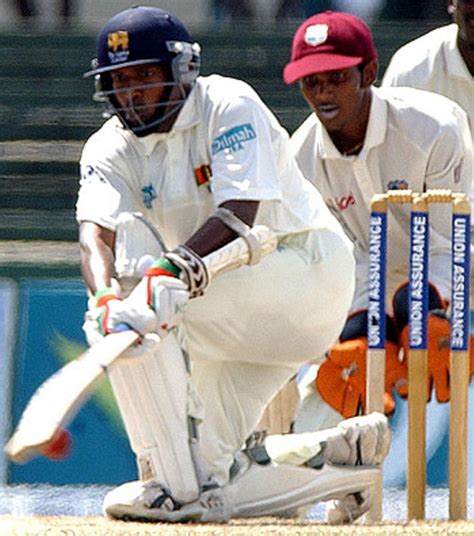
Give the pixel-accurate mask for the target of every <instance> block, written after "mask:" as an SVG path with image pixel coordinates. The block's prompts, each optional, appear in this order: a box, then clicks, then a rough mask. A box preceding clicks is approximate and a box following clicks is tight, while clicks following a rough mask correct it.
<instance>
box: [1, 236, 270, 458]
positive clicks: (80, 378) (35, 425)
mask: <svg viewBox="0 0 474 536" xmlns="http://www.w3.org/2000/svg"><path fill="white" fill-rule="evenodd" d="M250 234H251V235H252V238H253V240H254V241H255V242H257V243H258V244H259V246H260V255H261V256H262V257H264V256H266V255H268V254H270V253H272V252H273V251H274V250H275V249H276V247H277V244H278V241H277V239H276V237H275V235H274V233H273V231H272V230H271V229H269V228H268V227H266V226H264V225H257V226H255V227H253V228H252V229H251V231H250ZM203 260H204V262H205V264H206V266H207V269H208V271H209V275H210V277H211V278H214V277H217V276H220V275H221V274H223V273H226V272H229V271H231V270H235V269H236V268H239V267H240V266H243V265H246V264H248V263H249V262H250V253H249V247H248V242H247V240H245V239H244V238H237V239H235V240H233V241H232V242H229V243H228V244H226V245H225V246H223V247H222V248H220V249H218V250H216V251H213V252H212V253H210V254H209V255H207V256H206V257H205V258H204V259H203ZM138 339H139V335H138V334H137V333H135V332H134V331H131V330H127V331H121V332H119V333H113V334H110V335H107V337H105V338H104V339H103V340H102V341H100V342H98V343H97V344H95V345H94V346H92V347H91V348H90V349H89V350H88V351H87V352H85V353H84V354H82V355H81V356H79V357H78V358H77V359H75V360H74V361H72V362H71V363H68V364H67V365H65V366H64V367H63V368H61V369H60V370H58V371H57V372H55V373H54V374H53V375H52V376H51V377H50V378H48V379H47V380H46V381H45V382H44V383H42V384H41V385H40V387H39V388H38V389H37V390H36V392H35V393H34V394H33V396H32V398H31V399H30V401H29V402H28V404H27V406H26V409H25V410H24V412H23V415H22V416H21V419H20V422H19V424H18V426H17V428H16V430H15V432H14V434H13V435H12V437H11V438H10V440H9V441H8V443H7V444H6V446H5V448H4V451H5V454H6V455H7V457H8V458H9V459H10V460H12V461H14V462H16V463H25V462H27V461H28V460H30V459H31V458H33V457H34V456H36V455H38V454H40V451H39V447H42V446H45V445H47V444H48V443H50V442H51V441H52V440H53V439H54V437H55V435H56V433H57V432H58V431H59V430H60V429H61V428H64V427H65V426H66V425H67V424H68V423H69V422H70V421H71V419H72V418H73V417H74V415H75V414H76V413H77V412H78V411H79V409H80V408H81V406H82V405H83V403H84V402H85V401H86V400H87V398H88V397H89V395H90V393H91V392H92V390H93V388H94V384H95V383H96V381H97V380H98V379H99V378H100V377H101V376H102V375H103V374H104V373H105V371H106V369H107V367H109V366H110V365H111V364H112V363H113V362H114V361H115V360H116V359H117V358H119V357H120V356H121V355H122V353H123V352H124V351H125V350H126V349H127V348H129V347H130V346H132V345H133V344H134V343H135V342H136V341H138Z"/></svg>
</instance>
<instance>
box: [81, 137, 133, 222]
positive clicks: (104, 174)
mask: <svg viewBox="0 0 474 536" xmlns="http://www.w3.org/2000/svg"><path fill="white" fill-rule="evenodd" d="M101 142H102V143H101ZM122 160H123V159H121V158H120V156H119V155H118V154H116V153H115V152H114V151H113V150H109V151H107V148H105V149H104V143H103V140H101V139H100V138H98V137H97V136H95V135H94V136H92V137H91V138H90V139H89V140H88V141H87V143H86V144H85V146H84V149H83V152H82V156H81V162H80V171H81V179H80V183H79V194H78V199H77V204H76V219H77V221H78V222H81V221H92V222H94V223H97V224H99V225H101V226H102V227H105V228H107V229H110V230H113V231H114V230H115V229H116V221H117V217H118V215H119V214H120V213H121V212H124V211H125V212H134V211H137V210H140V206H141V205H140V199H139V198H138V197H137V196H136V194H134V192H133V189H132V188H131V186H130V177H128V175H129V174H130V172H129V171H128V170H127V167H126V165H125V164H124V162H123V161H122Z"/></svg>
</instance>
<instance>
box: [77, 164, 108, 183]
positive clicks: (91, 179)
mask: <svg viewBox="0 0 474 536" xmlns="http://www.w3.org/2000/svg"><path fill="white" fill-rule="evenodd" d="M82 180H83V182H84V183H87V184H94V183H95V182H102V183H105V179H104V177H102V175H100V174H99V173H98V171H97V170H96V169H95V168H94V167H92V166H86V167H85V168H84V170H83V172H82Z"/></svg>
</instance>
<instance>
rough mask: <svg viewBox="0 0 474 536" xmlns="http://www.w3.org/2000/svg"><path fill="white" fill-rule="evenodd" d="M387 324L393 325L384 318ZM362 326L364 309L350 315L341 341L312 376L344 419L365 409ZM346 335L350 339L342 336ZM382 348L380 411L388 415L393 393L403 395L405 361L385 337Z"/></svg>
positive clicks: (363, 329)
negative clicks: (383, 358)
mask: <svg viewBox="0 0 474 536" xmlns="http://www.w3.org/2000/svg"><path fill="white" fill-rule="evenodd" d="M387 323H388V324H390V323H391V324H393V320H392V319H391V318H390V317H387ZM366 327H367V311H361V312H358V313H356V314H355V315H353V316H351V317H350V318H349V319H348V321H347V323H346V327H345V328H344V330H343V333H342V334H341V341H340V342H338V343H336V344H335V345H334V346H332V347H331V348H330V350H329V352H328V355H327V359H326V361H325V362H323V363H322V364H321V365H320V366H319V369H318V372H317V376H316V387H317V389H318V391H319V394H320V395H321V397H322V398H323V400H324V401H325V402H326V403H327V404H329V405H330V406H331V407H333V408H334V409H335V410H336V411H338V412H339V413H340V414H341V415H342V416H343V417H345V418H346V419H347V418H349V417H354V416H355V415H359V414H361V413H365V409H366V370H367V365H366V364H367V350H368V342H367V336H366V332H367V330H366ZM392 331H393V333H395V331H394V330H392ZM347 335H348V336H350V337H351V338H347V339H346V338H345V336H347ZM393 338H396V337H393ZM385 348H386V352H385V355H386V361H385V393H384V412H385V414H386V415H391V414H393V413H394V411H395V399H394V396H393V392H394V390H395V391H397V392H398V394H399V395H401V396H406V383H407V376H408V373H407V368H406V365H405V363H404V362H403V361H400V359H399V345H398V343H397V342H394V341H391V340H388V339H387V341H386V346H385Z"/></svg>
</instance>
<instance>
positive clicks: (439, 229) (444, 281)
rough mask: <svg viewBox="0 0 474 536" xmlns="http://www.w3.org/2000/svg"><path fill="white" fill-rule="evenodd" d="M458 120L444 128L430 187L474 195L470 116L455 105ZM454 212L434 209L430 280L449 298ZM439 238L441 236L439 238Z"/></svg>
mask: <svg viewBox="0 0 474 536" xmlns="http://www.w3.org/2000/svg"><path fill="white" fill-rule="evenodd" d="M453 106H454V110H453V112H454V113H453V117H454V118H455V121H453V122H452V123H450V124H449V125H447V126H445V127H444V128H443V131H442V132H441V133H440V136H438V140H437V142H436V143H435V145H434V146H433V148H432V151H431V154H430V158H429V160H428V165H427V170H426V180H425V182H426V188H427V189H430V188H444V189H449V190H452V191H454V192H464V193H466V194H468V195H469V196H470V195H471V188H472V171H473V164H472V142H471V134H470V131H469V125H468V122H467V116H466V114H465V112H464V111H463V110H462V109H461V108H460V107H459V106H457V105H456V104H454V103H453ZM451 218H452V210H451V208H449V207H446V206H443V205H437V204H433V205H432V206H430V244H438V246H433V247H430V253H431V258H430V277H431V279H432V282H433V283H434V284H435V285H436V286H437V287H438V289H439V290H440V292H441V294H442V295H443V296H444V297H448V296H449V288H450V284H451V273H450V258H451V253H450V247H451V246H450V235H451ZM437 235H438V236H437Z"/></svg>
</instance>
